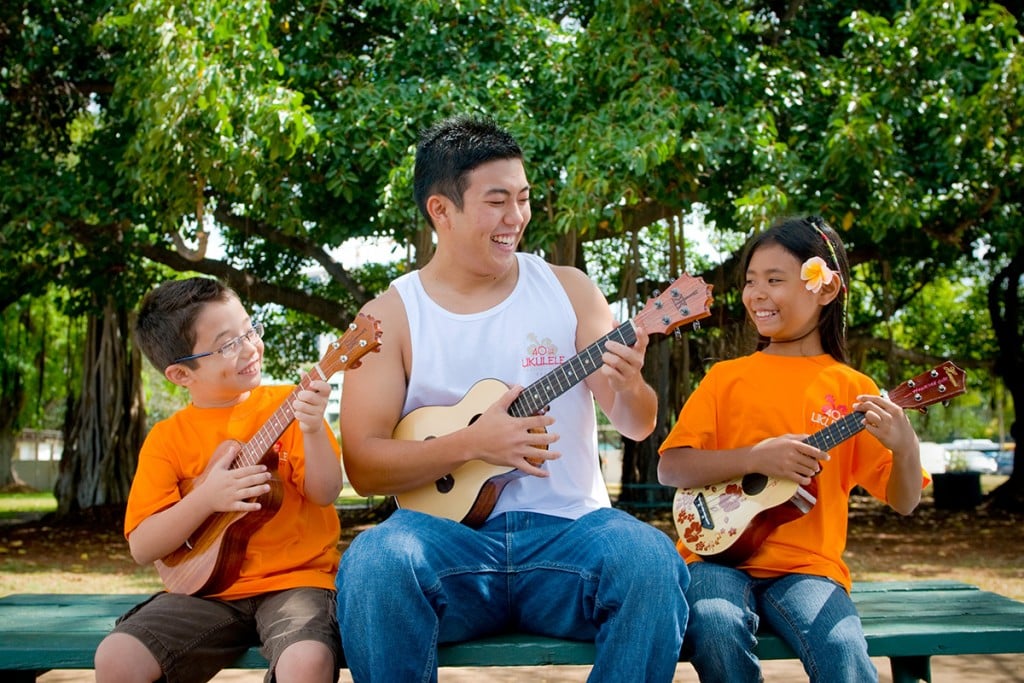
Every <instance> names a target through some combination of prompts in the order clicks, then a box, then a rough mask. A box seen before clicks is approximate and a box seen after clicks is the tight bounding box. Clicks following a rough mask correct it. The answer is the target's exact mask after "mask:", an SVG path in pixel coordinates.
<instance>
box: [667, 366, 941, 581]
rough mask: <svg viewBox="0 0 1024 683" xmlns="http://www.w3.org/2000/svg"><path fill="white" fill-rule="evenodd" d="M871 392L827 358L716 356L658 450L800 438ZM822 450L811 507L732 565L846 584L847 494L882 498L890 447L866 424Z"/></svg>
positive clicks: (758, 573)
mask: <svg viewBox="0 0 1024 683" xmlns="http://www.w3.org/2000/svg"><path fill="white" fill-rule="evenodd" d="M879 393H880V392H879V390H878V387H877V386H876V385H875V383H874V382H873V381H871V379H870V378H868V377H867V376H866V375H864V374H862V373H860V372H857V371H856V370H854V369H853V368H851V367H849V366H847V365H845V364H842V363H839V362H837V361H836V360H835V359H833V358H832V357H831V356H828V355H821V356H812V357H788V356H775V355H769V354H765V353H762V352H757V353H754V354H751V355H749V356H744V357H742V358H738V359H735V360H727V361H721V362H718V363H716V364H715V365H714V366H713V367H712V368H711V369H710V370H709V371H708V373H707V375H706V376H705V377H704V379H703V380H702V381H701V383H700V385H699V386H698V387H697V389H696V390H695V391H694V392H693V394H692V395H691V396H690V398H689V399H688V400H687V401H686V403H685V405H684V406H683V408H682V410H681V411H680V413H679V419H678V421H677V422H676V425H675V427H674V428H673V429H672V431H671V432H670V433H669V435H668V437H667V438H666V439H665V441H664V443H662V445H661V447H660V449H659V450H660V452H661V453H662V454H663V453H664V452H665V450H667V449H670V448H678V447H690V448H696V449H700V450H709V451H717V450H729V449H733V448H740V447H745V446H751V445H753V444H756V443H758V442H760V441H762V440H764V439H767V438H771V437H776V436H781V435H783V434H808V435H810V434H813V433H815V432H818V431H820V430H822V429H824V428H825V427H827V426H828V425H830V424H832V423H833V422H835V421H837V420H839V419H840V418H842V417H843V416H844V415H846V414H848V413H850V412H851V406H852V405H853V404H854V403H855V402H856V397H857V396H858V395H861V394H873V395H876V396H877V395H878V394H879ZM828 452H829V455H830V456H831V459H830V460H828V461H824V462H823V463H822V468H821V472H820V474H818V476H817V503H816V504H815V505H814V507H813V508H811V510H810V512H808V513H807V514H805V515H803V516H801V517H799V518H798V519H796V520H795V521H792V522H789V523H786V524H782V525H780V526H778V527H776V528H775V529H774V530H773V531H772V532H771V533H770V534H769V535H768V537H767V539H766V540H765V541H764V543H763V544H762V546H761V547H760V548H759V549H758V550H757V551H756V552H755V553H754V554H753V555H752V556H751V557H750V558H748V559H747V560H746V561H745V562H744V563H742V564H740V565H737V567H738V568H739V569H742V570H744V571H746V572H748V573H749V574H751V575H752V576H755V577H773V576H781V575H784V574H792V573H801V574H814V575H818V576H827V577H830V578H832V579H834V580H836V581H838V582H839V583H840V584H842V585H843V586H845V587H846V589H847V590H849V589H850V585H851V579H850V570H849V568H848V567H847V566H846V563H845V562H843V559H842V555H843V551H844V550H845V548H846V533H847V520H848V517H847V512H848V506H849V496H850V492H851V491H852V490H853V488H854V487H856V486H858V485H859V486H861V487H863V488H864V489H866V490H867V491H868V492H869V493H870V494H871V495H872V496H874V497H875V498H878V499H879V500H882V501H885V500H886V486H887V484H888V481H889V473H890V472H891V470H892V452H891V451H889V449H887V448H886V447H885V446H883V445H882V444H881V443H880V442H879V441H878V440H877V439H876V438H875V437H873V436H872V435H871V434H869V433H868V432H867V431H860V432H858V433H857V434H856V435H855V436H853V437H852V438H849V439H847V440H845V441H843V442H842V443H840V444H838V445H837V446H835V447H833V448H832V449H830V450H829V451H828ZM708 457H718V456H717V454H715V453H710V454H708ZM721 457H728V456H726V455H723V456H721ZM925 481H927V480H925ZM784 504H785V505H789V503H784ZM677 547H678V548H679V551H680V553H682V555H683V557H684V558H685V559H686V561H687V562H693V561H699V560H700V557H699V556H697V555H695V554H693V553H691V552H690V551H689V550H688V549H687V548H686V547H685V546H684V545H683V544H682V542H677Z"/></svg>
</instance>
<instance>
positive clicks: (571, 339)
mask: <svg viewBox="0 0 1024 683" xmlns="http://www.w3.org/2000/svg"><path fill="white" fill-rule="evenodd" d="M517 257H518V260H519V279H518V282H517V283H516V286H515V289H514V290H513V291H512V293H511V294H510V295H509V296H508V298H506V299H505V300H504V301H502V302H501V303H499V304H498V305H496V306H494V307H493V308H490V309H488V310H486V311H482V312H480V313H471V314H468V315H462V314H458V313H452V312H451V311H448V310H446V309H444V308H442V307H441V306H439V305H437V303H435V302H434V300H433V299H431V298H430V297H429V296H427V293H426V292H425V291H424V289H423V285H422V283H421V281H420V274H419V271H414V272H412V273H408V274H406V275H403V276H401V277H399V278H398V279H396V280H395V281H394V282H393V286H394V287H395V289H396V290H397V292H398V294H399V295H400V296H401V297H402V302H403V303H404V305H405V311H406V316H407V317H408V319H409V334H410V338H411V340H412V350H413V353H412V371H411V372H410V374H409V386H408V390H407V392H406V396H405V407H404V408H403V411H402V415H403V416H404V415H406V414H408V413H409V412H411V411H412V410H415V409H416V408H420V407H422V406H450V405H455V404H456V403H458V402H459V401H460V400H461V399H462V398H463V396H465V394H466V392H468V391H469V390H470V388H472V386H473V385H474V384H476V383H477V382H478V381H480V380H482V379H489V378H493V379H498V380H500V381H502V382H504V383H505V384H506V385H508V386H511V385H513V384H520V385H522V386H524V387H529V386H530V385H531V384H534V383H535V382H537V381H538V380H541V379H542V378H545V377H546V376H547V375H548V374H549V373H550V372H551V371H553V370H556V369H557V368H558V367H559V366H560V365H561V364H562V363H564V362H566V361H568V360H569V359H571V358H572V357H573V356H575V355H576V313H575V311H574V310H573V307H572V304H571V302H570V301H569V297H568V295H567V294H566V293H565V290H564V289H563V288H562V284H561V283H560V282H559V281H558V278H556V277H555V275H554V273H553V272H552V271H551V268H550V266H549V265H548V264H547V263H546V262H545V261H544V260H543V259H541V258H540V257H538V256H534V255H532V254H523V253H519V254H517ZM548 379H549V380H550V379H551V378H548ZM559 391H561V392H562V393H560V394H559V396H557V397H556V398H554V399H553V400H552V401H551V402H550V403H549V405H550V410H549V411H548V415H550V416H551V417H553V418H554V419H555V422H554V424H552V425H551V426H550V427H548V431H549V432H554V433H557V434H559V435H560V436H561V438H560V439H559V440H558V441H556V442H555V444H554V445H553V447H552V448H553V449H554V450H557V451H558V452H559V453H561V454H562V457H561V458H558V459H557V460H551V461H547V463H546V464H545V465H544V466H545V467H546V468H547V469H548V471H549V472H550V473H551V476H549V477H546V478H541V477H532V476H529V475H527V476H524V477H519V478H517V479H514V480H512V481H511V482H509V483H508V484H507V485H506V486H505V488H504V490H503V491H502V493H501V496H500V497H499V498H498V502H497V504H496V505H495V507H494V510H493V511H492V513H491V516H492V517H493V516H494V515H498V514H501V513H503V512H508V511H510V510H520V511H530V512H541V513H545V514H549V515H554V516H557V517H567V518H569V519H576V518H578V517H581V516H583V515H584V514H586V513H588V512H591V511H593V510H596V509H597V508H600V507H608V506H610V504H611V503H610V501H609V498H608V490H607V488H606V487H605V483H604V478H603V477H602V475H601V467H600V464H599V461H598V457H597V425H596V419H595V413H594V397H593V395H592V394H591V393H590V390H589V389H587V387H586V385H585V384H584V383H583V381H582V380H581V381H578V382H576V383H575V384H574V385H573V386H572V387H571V388H568V389H562V388H561V387H559ZM485 408H487V406H485V405H483V406H479V409H480V410H481V411H483V410H484V409H485Z"/></svg>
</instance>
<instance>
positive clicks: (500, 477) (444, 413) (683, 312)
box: [393, 274, 712, 527]
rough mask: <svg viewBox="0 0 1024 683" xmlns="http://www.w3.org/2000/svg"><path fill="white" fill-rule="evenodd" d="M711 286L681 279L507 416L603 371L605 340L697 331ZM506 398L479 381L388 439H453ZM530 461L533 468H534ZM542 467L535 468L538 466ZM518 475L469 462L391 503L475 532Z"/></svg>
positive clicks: (420, 412) (523, 413) (531, 410)
mask: <svg viewBox="0 0 1024 683" xmlns="http://www.w3.org/2000/svg"><path fill="white" fill-rule="evenodd" d="M711 290H712V286H711V285H707V284H705V283H704V280H703V279H701V278H699V277H698V278H695V277H691V276H690V275H686V274H683V275H682V276H680V277H679V278H678V279H676V280H675V282H673V283H672V284H671V285H670V286H669V288H668V290H667V291H665V293H663V294H658V293H657V292H656V293H655V298H652V299H650V300H649V301H648V302H647V304H646V306H644V309H643V310H642V311H640V313H638V314H637V315H636V317H634V318H633V319H632V320H628V321H626V322H625V323H623V324H622V325H620V326H619V327H617V328H616V329H615V330H612V331H611V332H610V333H608V334H606V335H605V336H603V337H601V338H600V339H598V340H597V341H595V342H594V343H593V344H591V345H590V346H588V347H587V348H585V349H583V350H582V351H581V352H580V353H578V354H577V355H575V356H573V357H572V358H570V359H569V360H568V361H566V362H565V363H563V364H562V365H560V366H559V367H558V368H557V369H556V370H553V371H552V372H549V373H548V374H547V375H545V376H544V377H542V378H541V379H539V380H538V381H536V382H534V383H533V384H531V385H530V386H528V387H526V388H525V389H523V391H522V393H520V394H519V396H517V397H516V399H515V400H514V401H513V402H512V405H510V406H509V408H508V412H509V414H511V415H513V416H515V417H528V416H530V415H537V414H539V413H541V412H542V411H543V410H544V409H545V408H546V407H547V406H548V405H549V404H550V403H551V401H553V400H554V399H555V398H557V397H558V396H560V395H562V394H563V393H565V392H566V391H568V390H569V389H570V388H572V387H573V386H575V385H576V384H577V383H579V382H580V381H582V380H583V379H585V378H586V377H587V376H589V375H590V374H591V373H593V372H594V371H596V370H597V369H598V368H600V367H601V365H602V360H601V354H602V353H604V349H605V344H606V343H607V342H608V341H617V342H620V343H622V344H625V345H627V346H632V345H633V344H635V343H636V330H637V329H638V328H639V329H642V330H645V331H646V332H647V333H648V334H655V333H661V334H666V333H668V332H670V331H672V330H674V329H676V328H677V327H679V326H681V325H683V324H685V323H688V322H691V321H693V322H694V329H699V327H700V323H699V322H697V321H699V320H700V319H702V318H706V317H708V316H709V315H711V312H710V311H709V310H708V309H709V307H710V305H711ZM506 391H508V386H507V385H506V384H505V383H504V382H501V381H500V380H497V379H484V380H481V381H479V382H477V383H476V384H474V385H473V387H472V388H471V389H470V390H469V391H468V392H467V393H466V394H465V396H463V397H462V399H461V400H460V401H459V402H458V403H456V404H455V405H452V406H423V407H421V408H417V409H416V410H413V411H411V412H410V413H409V414H407V415H406V416H405V417H404V418H402V420H401V421H400V422H399V423H398V425H397V426H396V427H395V430H394V433H393V436H394V438H396V439H402V440H407V441H409V440H417V441H424V440H426V439H431V438H434V437H436V436H440V435H443V434H450V433H452V432H454V431H456V430H458V429H461V428H463V427H466V426H469V425H470V424H472V423H473V422H474V421H475V420H476V419H477V418H479V417H480V415H481V413H483V411H484V410H486V409H487V408H488V407H489V406H490V405H492V404H493V403H494V402H495V401H496V400H498V398H500V397H501V395H502V394H504V393H505V392H506ZM531 462H532V461H531ZM540 462H542V461H541V460H539V459H538V461H537V462H534V463H532V464H534V465H539V464H540ZM524 475H525V473H524V472H523V471H521V470H519V469H518V468H515V467H509V466H500V465H491V464H490V463H487V462H484V461H483V460H470V461H469V462H467V463H466V464H464V465H462V466H461V467H459V468H458V469H456V470H455V471H454V472H451V473H449V474H446V475H445V476H443V477H441V478H440V479H438V480H436V481H434V482H431V483H429V484H426V485H424V486H420V487H418V488H415V489H412V490H410V491H406V492H405V493H400V494H398V495H397V496H395V500H396V502H397V503H398V506H399V507H402V508H407V509H410V510H417V511H419V512H425V513H428V514H431V515H434V516H436V517H445V518H448V519H452V520H455V521H458V522H462V523H463V524H466V525H468V526H471V527H478V526H480V525H481V524H483V523H484V521H486V519H487V517H488V515H490V513H491V510H493V509H494V505H495V503H497V501H498V496H499V495H500V494H501V490H502V489H503V488H504V487H505V485H506V484H508V482H510V481H512V480H513V479H517V478H519V477H522V476H524Z"/></svg>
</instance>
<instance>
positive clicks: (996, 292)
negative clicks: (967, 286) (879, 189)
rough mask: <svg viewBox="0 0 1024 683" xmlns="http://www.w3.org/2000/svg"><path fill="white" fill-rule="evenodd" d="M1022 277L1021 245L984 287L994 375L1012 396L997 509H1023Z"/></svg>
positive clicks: (1023, 253)
mask: <svg viewBox="0 0 1024 683" xmlns="http://www.w3.org/2000/svg"><path fill="white" fill-rule="evenodd" d="M1022 276H1024V247H1019V248H1018V249H1017V253H1016V254H1014V256H1013V258H1012V259H1011V260H1010V262H1009V263H1008V264H1007V265H1006V267H1005V268H1004V269H1003V270H1002V271H1001V272H1000V273H999V275H997V276H996V278H995V279H994V280H993V281H992V284H990V285H989V288H988V312H989V315H990V316H991V318H992V330H993V331H994V332H995V335H996V340H997V341H998V343H999V350H998V352H997V353H996V363H995V374H996V376H997V377H1000V378H1001V379H1002V380H1003V382H1004V383H1005V384H1006V388H1007V390H1009V392H1010V396H1011V397H1012V398H1013V410H1014V419H1013V423H1012V424H1011V425H1010V435H1011V436H1012V437H1013V440H1014V443H1015V444H1016V446H1015V450H1014V454H1013V474H1011V475H1010V478H1009V479H1007V480H1006V482H1004V483H1003V484H1001V485H1000V486H999V487H998V488H997V489H995V490H994V491H993V492H992V494H991V504H992V506H993V507H996V508H998V509H1001V510H1008V511H1012V512H1021V511H1024V458H1022V457H1021V455H1020V453H1021V436H1024V434H1022V432H1024V422H1022V418H1024V416H1022V415H1021V413H1022V411H1024V321H1022V319H1021V313H1022V311H1021V301H1020V295H1021V291H1020V290H1021V284H1020V283H1021V277H1022Z"/></svg>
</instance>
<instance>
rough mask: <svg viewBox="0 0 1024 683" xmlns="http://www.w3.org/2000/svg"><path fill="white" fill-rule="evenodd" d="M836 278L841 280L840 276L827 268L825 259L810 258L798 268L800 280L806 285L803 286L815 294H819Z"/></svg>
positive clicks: (818, 257)
mask: <svg viewBox="0 0 1024 683" xmlns="http://www.w3.org/2000/svg"><path fill="white" fill-rule="evenodd" d="M836 277H839V278H840V279H842V276H841V275H839V273H837V272H836V271H834V270H832V269H831V268H829V267H828V264H827V263H825V259H823V258H821V257H820V256H812V257H811V258H809V259H807V260H806V261H804V264H803V265H802V266H800V279H801V280H803V281H804V282H806V283H807V284H805V285H804V286H805V287H807V289H808V290H810V291H812V292H814V293H815V294H817V293H818V292H820V291H821V288H822V287H824V286H825V285H829V284H832V280H833V279H834V278H836Z"/></svg>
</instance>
